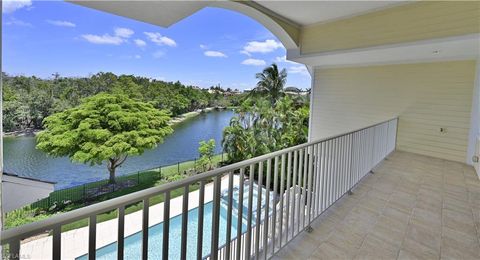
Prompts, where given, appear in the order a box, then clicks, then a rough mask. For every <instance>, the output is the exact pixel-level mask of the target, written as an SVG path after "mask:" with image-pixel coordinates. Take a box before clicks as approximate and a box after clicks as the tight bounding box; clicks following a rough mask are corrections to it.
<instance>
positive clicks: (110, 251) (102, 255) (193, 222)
mask: <svg viewBox="0 0 480 260" xmlns="http://www.w3.org/2000/svg"><path fill="white" fill-rule="evenodd" d="M244 187H245V193H244V200H245V199H246V200H245V201H244V204H243V210H244V212H246V210H248V203H247V202H248V182H246V183H245V184H244ZM235 189H236V191H237V192H235V190H234V193H233V201H234V203H233V204H232V208H234V210H233V211H232V227H231V234H232V235H231V238H230V239H233V238H235V237H236V235H237V223H238V214H237V209H236V208H235V207H236V205H237V203H236V202H238V187H236V188H235ZM257 189H258V187H257V185H256V184H254V193H253V196H252V199H253V201H254V203H253V204H254V205H252V208H253V209H255V210H256V201H257ZM263 191H264V192H262V193H263V194H265V192H266V191H265V190H264V189H263ZM226 194H228V193H226V192H225V191H224V192H222V203H221V205H222V206H221V207H220V227H219V234H220V236H219V245H223V244H225V243H226V241H227V237H226V236H227V235H226V234H227V204H226V203H225V202H226V199H227V198H228V197H226ZM263 194H262V198H263V199H262V205H264V201H265V199H264V198H265V196H263ZM212 208H213V203H212V202H209V203H206V204H205V206H204V217H203V221H204V222H203V223H204V224H203V245H202V255H203V256H206V255H208V254H210V247H211V243H210V241H211V237H212ZM262 215H263V214H262ZM244 216H245V217H242V233H243V232H246V229H247V225H246V215H244ZM253 216H255V213H254V214H253ZM126 225H128V223H126ZM197 231H198V208H194V209H191V210H190V211H189V212H188V232H187V259H195V258H196V254H197V234H198V232H197ZM181 234H182V214H180V215H178V216H175V217H173V218H171V219H170V235H169V250H168V252H169V254H168V258H169V259H180V250H181V248H180V245H181ZM148 235H149V238H148V258H149V259H161V258H162V244H163V223H159V224H156V225H154V226H151V227H150V228H149V230H148ZM141 250H142V233H141V232H137V233H135V234H133V235H130V236H128V237H125V240H124V258H125V259H141V253H142V252H141ZM116 258H117V243H116V242H115V243H112V244H109V245H107V246H104V247H101V248H99V249H97V252H96V259H105V260H107V259H116ZM86 259H88V255H83V256H80V257H78V258H77V260H86Z"/></svg>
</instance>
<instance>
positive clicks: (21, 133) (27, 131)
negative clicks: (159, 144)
mask: <svg viewBox="0 0 480 260" xmlns="http://www.w3.org/2000/svg"><path fill="white" fill-rule="evenodd" d="M227 109H230V108H229V107H206V108H203V109H197V110H195V111H190V112H187V113H183V114H181V115H178V116H176V117H172V118H171V119H170V122H169V123H168V124H169V125H170V126H174V125H176V124H179V123H181V122H183V121H185V120H187V119H189V118H193V117H196V116H198V115H200V114H202V113H207V112H211V111H214V110H227ZM41 131H43V129H33V128H28V129H25V130H20V131H12V132H3V136H2V137H11V138H16V137H35V136H36V135H37V134H38V133H40V132H41Z"/></svg>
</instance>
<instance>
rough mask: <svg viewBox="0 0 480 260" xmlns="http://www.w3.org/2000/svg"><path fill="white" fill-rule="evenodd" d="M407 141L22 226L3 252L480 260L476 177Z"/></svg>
mask: <svg viewBox="0 0 480 260" xmlns="http://www.w3.org/2000/svg"><path fill="white" fill-rule="evenodd" d="M396 133H397V118H394V119H391V120H388V121H385V122H381V123H378V124H375V125H373V126H369V127H366V128H362V129H359V130H355V131H352V132H348V133H344V134H340V135H336V136H332V137H329V138H324V139H321V140H318V141H315V142H310V143H306V144H303V145H299V146H296V147H292V148H288V149H285V150H281V151H278V152H274V153H272V154H267V155H263V156H260V157H257V158H253V159H250V160H247V161H243V162H240V163H236V164H233V165H229V166H226V167H222V168H219V169H216V170H213V171H210V172H206V173H203V174H199V175H197V176H193V177H189V178H187V179H184V180H181V181H178V182H173V183H168V184H166V185H163V186H159V187H154V188H150V189H147V190H144V191H140V192H137V193H133V194H129V195H126V196H123V197H119V198H116V199H112V200H110V201H105V202H101V203H98V204H94V205H91V206H88V207H85V208H82V209H78V210H75V211H72V212H68V213H64V214H61V215H57V216H54V217H52V218H50V219H47V220H43V221H39V222H36V223H33V224H29V225H25V226H22V227H19V228H15V229H10V230H7V231H4V232H3V236H2V244H4V245H8V246H7V248H8V250H9V255H8V256H9V257H10V258H11V259H19V258H41V259H66V258H68V259H95V258H102V257H104V258H112V257H114V258H117V259H124V258H125V259H129V258H132V257H138V258H142V259H148V258H150V259H159V258H161V259H167V258H168V259H178V258H180V259H191V258H197V259H250V258H264V259H265V258H274V259H284V258H287V259H289V258H296V259H298V258H300V259H307V258H315V259H317V258H320V259H323V258H325V259H353V258H366V259H392V258H401V259H405V258H408V259H411V258H425V259H438V258H440V257H442V258H463V259H478V257H480V244H479V240H480V204H479V203H478V201H479V200H480V181H479V180H478V178H477V176H476V174H475V172H474V169H473V168H472V167H471V166H467V165H465V164H462V163H456V162H452V161H447V160H443V159H438V158H433V157H428V156H423V155H418V154H413V153H408V152H401V151H394V149H395V142H396ZM251 173H253V174H251ZM250 176H252V177H253V178H251V177H250ZM252 183H253V185H251V184H252ZM193 185H199V190H195V191H191V192H190V188H191V187H192V186H193ZM179 189H180V190H182V191H183V196H180V197H176V198H172V199H170V196H171V193H172V192H173V191H175V190H179ZM158 195H162V196H164V202H163V203H160V204H157V205H153V206H149V201H150V199H151V198H152V197H153V196H158ZM136 202H141V203H143V206H144V207H143V210H142V211H141V212H136V213H132V214H125V209H126V207H127V206H128V205H130V204H132V203H136ZM112 210H113V211H116V212H117V214H118V218H117V219H115V220H110V221H105V222H100V221H98V220H97V216H98V215H99V214H100V213H104V212H109V211H112ZM80 219H88V220H89V225H88V227H85V228H79V229H76V230H71V231H66V232H62V226H64V225H66V224H70V223H72V222H75V221H78V220H80ZM97 221H98V222H99V223H97ZM159 227H160V232H159V229H158V228H159ZM39 234H40V235H41V237H40V238H38V237H35V236H37V235H39ZM228 237H230V238H231V239H226V238H228ZM132 240H135V241H134V244H135V243H136V244H137V245H138V247H137V248H135V246H133V249H132ZM212 248H213V249H214V250H211V249H212ZM200 249H201V250H200ZM105 252H107V253H105Z"/></svg>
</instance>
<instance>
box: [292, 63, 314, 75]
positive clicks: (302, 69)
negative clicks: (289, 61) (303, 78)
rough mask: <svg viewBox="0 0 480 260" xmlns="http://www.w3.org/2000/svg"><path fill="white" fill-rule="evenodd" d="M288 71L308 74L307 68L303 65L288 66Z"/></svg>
mask: <svg viewBox="0 0 480 260" xmlns="http://www.w3.org/2000/svg"><path fill="white" fill-rule="evenodd" d="M288 72H289V73H292V74H302V75H309V73H308V70H307V68H306V67H305V65H299V66H292V67H290V68H288Z"/></svg>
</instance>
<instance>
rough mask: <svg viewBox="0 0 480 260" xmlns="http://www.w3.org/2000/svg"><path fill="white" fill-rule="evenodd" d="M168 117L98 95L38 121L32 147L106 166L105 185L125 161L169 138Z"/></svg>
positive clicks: (133, 103)
mask: <svg viewBox="0 0 480 260" xmlns="http://www.w3.org/2000/svg"><path fill="white" fill-rule="evenodd" d="M169 120H170V115H169V112H167V111H165V110H158V109H156V108H154V107H153V106H152V105H151V104H149V103H144V102H141V101H137V100H134V99H130V98H128V97H127V96H126V95H122V94H106V93H100V94H97V95H95V96H92V97H89V98H86V99H85V100H84V101H83V102H82V103H81V104H80V105H78V106H77V107H74V108H71V109H67V110H65V111H63V112H59V113H56V114H53V115H51V116H48V117H46V118H45V119H44V121H43V124H44V127H45V130H44V131H42V132H41V133H39V134H38V137H37V148H38V149H40V150H42V151H45V152H46V153H48V154H49V155H52V156H55V157H59V156H68V157H70V159H71V160H72V161H75V162H81V163H89V164H90V165H95V164H102V163H103V162H106V163H107V168H108V172H109V174H110V178H109V183H111V184H114V183H115V171H116V169H117V168H118V167H119V166H120V165H122V164H123V163H124V162H125V160H126V159H127V157H128V156H132V155H140V154H142V153H143V152H144V151H145V150H146V149H152V148H154V147H156V145H157V144H158V143H161V142H163V138H164V137H165V136H166V135H168V134H170V133H172V132H173V130H172V128H171V127H170V126H169V125H168V122H169Z"/></svg>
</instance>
